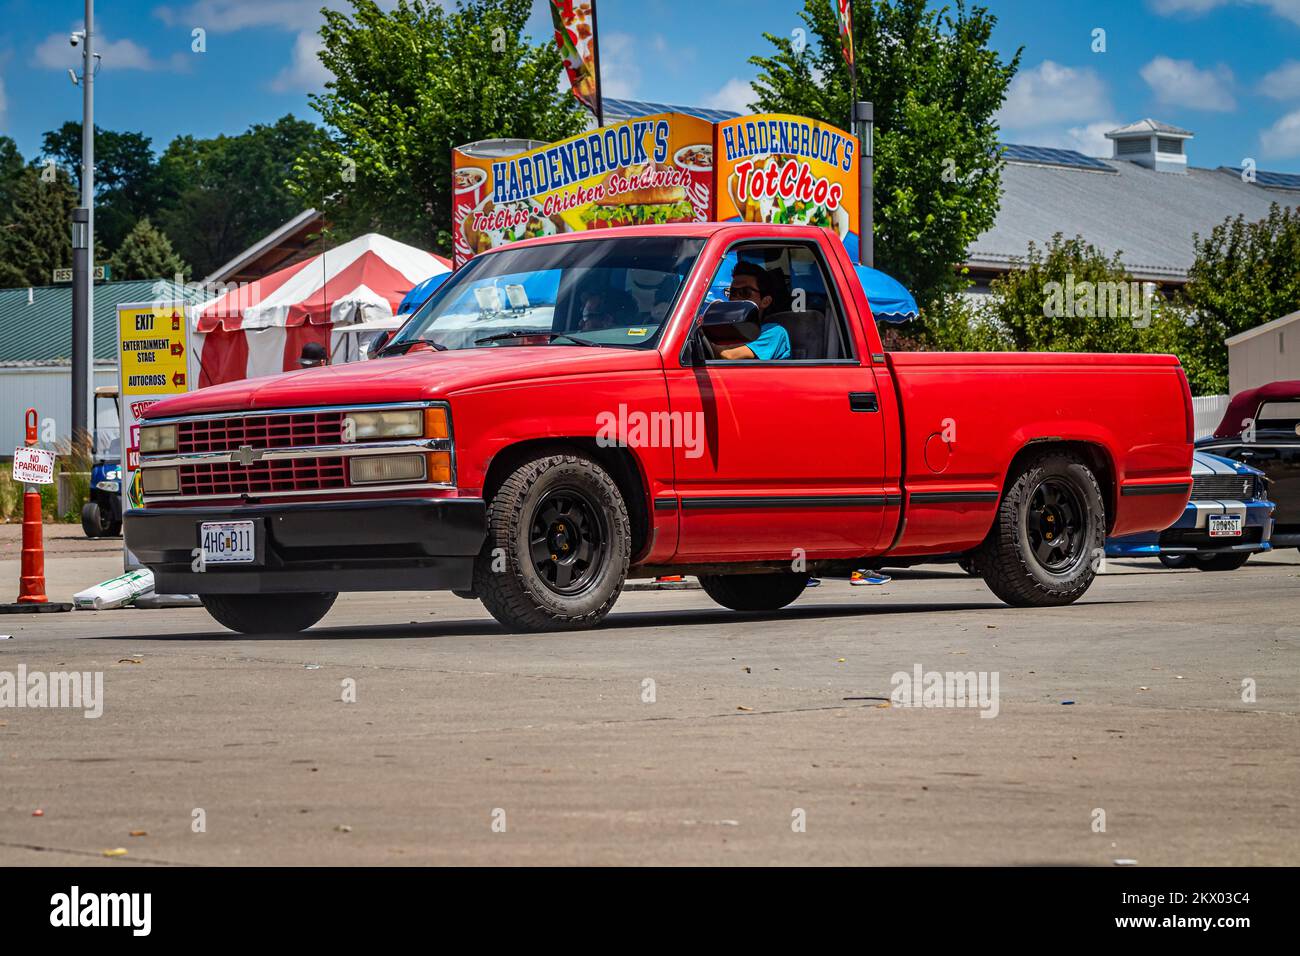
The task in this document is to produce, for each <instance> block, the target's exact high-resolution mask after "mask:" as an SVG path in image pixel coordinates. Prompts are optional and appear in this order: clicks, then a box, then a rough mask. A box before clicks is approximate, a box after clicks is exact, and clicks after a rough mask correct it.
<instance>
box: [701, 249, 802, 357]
mask: <svg viewBox="0 0 1300 956" xmlns="http://www.w3.org/2000/svg"><path fill="white" fill-rule="evenodd" d="M726 294H727V298H729V299H733V300H734V299H748V300H749V301H750V302H753V303H754V304H755V305H756V306H758V320H759V322H763V319H764V317H766V316H767V315H768V313H770V312H771V311H772V307H773V305H774V304H775V303H777V302H781V301H784V300H785V298H786V290H785V279H784V278H783V277H782V275H781V274H780V273H779V272H778V271H776V270H770V271H769V270H767V269H764V268H763V267H762V266H760V265H758V264H757V263H754V262H738V263H736V268H735V269H733V270H732V272H731V285H730V286H728V287H727V290H726ZM715 351H716V353H717V356H718V358H724V359H762V360H763V361H769V360H771V359H788V358H789V357H790V335H789V333H787V332H786V330H785V329H783V328H782V327H781V326H779V325H776V324H775V323H772V322H766V323H763V324H762V326H761V327H760V329H759V332H758V338H756V339H754V340H753V341H752V342H746V343H744V344H741V345H733V346H730V347H723V348H716V349H715Z"/></svg>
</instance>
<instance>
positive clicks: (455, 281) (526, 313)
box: [384, 236, 704, 352]
mask: <svg viewBox="0 0 1300 956" xmlns="http://www.w3.org/2000/svg"><path fill="white" fill-rule="evenodd" d="M703 246H704V240H703V239H685V238H682V237H679V236H646V237H623V238H619V239H591V240H584V241H582V242H566V243H555V244H551V245H545V246H536V247H533V248H520V249H504V250H502V251H500V252H493V253H491V254H489V255H482V256H479V257H477V258H475V259H471V260H470V261H469V262H468V263H467V264H466V265H465V266H464V267H463V268H462V269H460V270H459V271H458V272H457V273H456V274H455V275H454V276H453V277H452V278H451V279H450V280H448V281H447V282H446V283H445V284H444V285H443V286H442V288H440V289H439V290H438V291H437V292H435V293H434V294H433V296H432V297H431V298H430V299H429V301H428V302H426V303H425V304H424V305H423V306H421V308H420V310H419V311H418V312H416V313H415V315H413V316H411V318H410V320H409V321H408V322H407V323H406V324H405V325H404V326H402V329H401V331H400V332H399V333H398V334H397V336H396V337H395V338H394V339H393V341H392V342H391V343H390V344H389V345H388V346H386V347H385V349H384V351H385V352H394V351H398V352H400V351H405V350H406V349H408V348H410V347H411V346H412V345H414V344H415V343H416V342H420V341H424V342H430V343H432V345H433V346H434V347H435V348H439V349H472V348H499V347H502V346H511V345H557V346H575V345H596V346H606V347H611V346H617V347H623V348H652V347H653V346H654V343H655V341H656V339H657V338H658V336H659V332H660V330H661V328H662V326H663V324H664V323H665V322H666V321H667V320H668V316H669V315H671V314H672V310H673V306H674V305H675V304H676V302H677V296H678V295H679V294H680V293H681V289H682V286H683V285H685V283H686V277H687V275H688V274H689V273H690V271H691V268H692V267H693V266H694V264H695V259H696V257H697V256H699V254H700V250H701V249H702V248H703Z"/></svg>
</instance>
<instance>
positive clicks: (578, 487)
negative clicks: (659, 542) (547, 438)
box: [474, 454, 632, 631]
mask: <svg viewBox="0 0 1300 956" xmlns="http://www.w3.org/2000/svg"><path fill="white" fill-rule="evenodd" d="M631 543H632V531H631V522H630V520H629V519H628V514H627V503H626V502H624V500H623V495H622V493H621V492H620V491H619V489H618V485H617V484H615V483H614V479H613V478H611V477H610V476H609V473H608V472H606V471H605V469H604V468H602V467H601V466H600V465H598V464H597V463H596V462H594V461H592V460H591V459H590V458H584V457H581V456H578V455H572V454H569V455H548V456H546V457H543V458H536V459H534V460H532V461H529V462H526V463H524V464H523V465H521V466H519V467H518V468H516V469H515V471H514V472H513V473H512V474H511V475H510V477H508V478H507V479H506V480H505V481H504V482H502V484H501V487H500V488H499V489H497V492H496V494H495V495H493V497H492V502H491V504H490V505H489V507H488V537H487V540H486V541H485V542H484V544H483V550H482V551H481V552H480V553H479V556H478V558H476V559H475V562H474V592H475V593H476V594H477V595H478V597H479V599H480V600H481V601H482V602H483V606H484V607H486V608H487V609H488V613H490V614H491V615H492V616H493V617H494V618H496V619H497V620H498V621H500V622H501V623H502V624H504V625H505V626H506V627H508V628H510V629H511V630H516V631H558V630H577V629H580V628H587V627H594V626H595V625H597V624H599V623H600V622H601V621H602V620H604V618H605V615H607V614H608V613H609V611H610V608H612V607H613V606H614V602H615V601H617V600H618V596H619V594H620V593H621V592H622V590H623V582H624V580H625V579H626V578H627V567H628V562H629V560H630V558H631Z"/></svg>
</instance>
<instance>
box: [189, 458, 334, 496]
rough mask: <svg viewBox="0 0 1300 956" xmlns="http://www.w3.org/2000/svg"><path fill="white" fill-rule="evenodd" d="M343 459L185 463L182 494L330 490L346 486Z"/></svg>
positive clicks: (205, 494)
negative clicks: (245, 462)
mask: <svg viewBox="0 0 1300 956" xmlns="http://www.w3.org/2000/svg"><path fill="white" fill-rule="evenodd" d="M345 467H346V462H345V460H344V459H343V458H290V459H277V460H272V461H257V462H253V463H252V464H251V465H249V466H248V467H244V466H243V465H241V464H239V463H238V462H217V463H214V464H201V465H182V466H181V469H180V472H181V494H182V495H186V496H193V497H196V498H202V497H210V496H213V495H242V494H248V495H259V494H267V493H268V492H273V491H280V492H292V491H302V492H311V491H328V490H330V489H333V488H346V487H347V479H346V477H345Z"/></svg>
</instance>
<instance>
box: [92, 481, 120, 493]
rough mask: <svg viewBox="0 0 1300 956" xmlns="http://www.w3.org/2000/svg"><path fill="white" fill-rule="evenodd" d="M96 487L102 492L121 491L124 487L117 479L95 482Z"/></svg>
mask: <svg viewBox="0 0 1300 956" xmlns="http://www.w3.org/2000/svg"><path fill="white" fill-rule="evenodd" d="M95 487H96V488H98V489H99V490H100V491H121V490H122V485H121V483H120V482H118V481H117V480H116V479H106V480H104V481H97V482H95Z"/></svg>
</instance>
